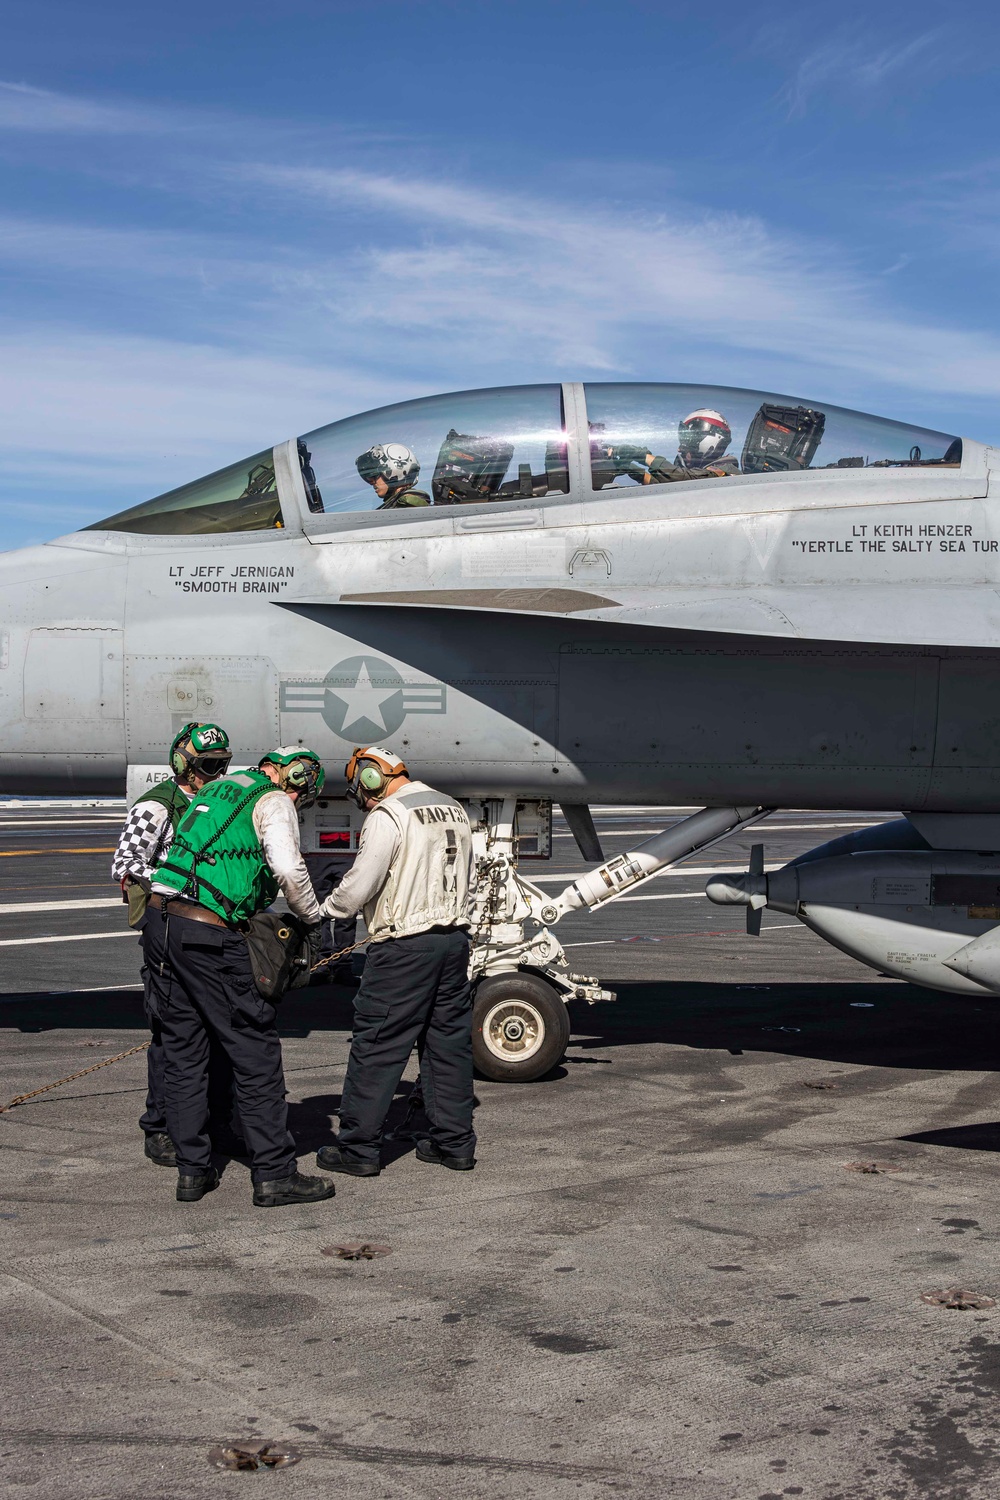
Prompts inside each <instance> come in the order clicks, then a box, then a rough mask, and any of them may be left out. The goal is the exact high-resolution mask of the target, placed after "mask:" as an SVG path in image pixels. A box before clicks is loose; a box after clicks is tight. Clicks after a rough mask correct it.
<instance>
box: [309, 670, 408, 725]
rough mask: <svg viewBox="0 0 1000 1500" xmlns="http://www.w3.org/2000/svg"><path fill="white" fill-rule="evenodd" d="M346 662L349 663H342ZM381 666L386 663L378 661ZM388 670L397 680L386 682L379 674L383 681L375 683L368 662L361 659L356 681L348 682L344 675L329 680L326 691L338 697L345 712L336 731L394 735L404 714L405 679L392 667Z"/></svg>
mask: <svg viewBox="0 0 1000 1500" xmlns="http://www.w3.org/2000/svg"><path fill="white" fill-rule="evenodd" d="M346 665H347V663H344V664H343V666H346ZM380 666H386V664H385V663H376V669H378V667H380ZM386 670H387V671H388V672H389V673H390V674H391V676H392V677H393V678H395V679H396V681H385V680H384V674H382V673H379V675H380V676H382V677H383V680H382V681H381V682H373V681H372V677H371V672H370V671H369V668H368V662H367V660H365V659H364V658H362V659H361V660H360V661H359V662H358V663H357V675H356V676H355V678H354V682H353V684H350V682H349V681H348V682H346V683H345V682H344V679H343V677H340V680H339V681H338V682H337V683H336V684H334V683H331V682H330V681H329V679H327V683H326V690H327V693H328V695H329V696H330V697H332V698H334V699H335V700H336V702H337V704H338V707H340V708H342V710H343V715H344V717H343V719H342V721H341V723H340V726H339V729H338V730H337V731H336V732H338V733H339V734H341V735H344V736H345V737H347V738H350V736H351V735H352V733H357V734H361V735H365V734H370V733H373V732H376V733H378V734H392V733H393V732H394V731H395V730H396V729H397V728H398V727H399V724H400V722H401V720H402V717H403V715H402V713H401V709H402V694H401V691H400V689H401V687H402V679H401V678H399V677H398V676H397V674H396V673H395V672H393V671H392V669H391V668H388V667H387V666H386ZM338 675H339V674H338ZM392 700H396V701H395V702H393V701H392ZM338 717H339V715H338Z"/></svg>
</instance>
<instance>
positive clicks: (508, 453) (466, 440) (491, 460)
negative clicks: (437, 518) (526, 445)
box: [431, 427, 514, 505]
mask: <svg viewBox="0 0 1000 1500" xmlns="http://www.w3.org/2000/svg"><path fill="white" fill-rule="evenodd" d="M513 457H514V444H513V443H511V442H508V441H507V439H506V438H490V437H472V436H470V435H469V434H468V433H464V432H457V431H456V430H455V428H454V427H452V428H451V429H450V431H449V432H448V435H447V437H446V438H445V440H444V442H443V443H442V444H441V451H440V452H439V454H438V458H437V463H436V464H435V465H434V478H433V479H432V480H431V490H432V492H433V495H434V504H435V505H471V504H475V503H476V502H477V501H483V500H495V499H496V497H497V496H498V495H499V493H500V486H501V485H502V484H503V478H504V475H505V474H506V472H507V469H508V467H509V465H510V461H511V459H512V458H513Z"/></svg>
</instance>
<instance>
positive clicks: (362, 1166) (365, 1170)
mask: <svg viewBox="0 0 1000 1500" xmlns="http://www.w3.org/2000/svg"><path fill="white" fill-rule="evenodd" d="M316 1165H317V1166H318V1167H322V1168H323V1170H324V1171H326V1172H344V1173H346V1175H347V1176H348V1177H377V1176H378V1174H379V1173H380V1172H381V1170H382V1168H381V1166H380V1165H379V1163H378V1162H377V1161H362V1160H361V1159H360V1158H358V1157H354V1158H351V1157H350V1156H345V1155H344V1153H343V1152H342V1151H341V1149H340V1147H339V1146H321V1147H320V1149H319V1150H318V1151H317V1152H316Z"/></svg>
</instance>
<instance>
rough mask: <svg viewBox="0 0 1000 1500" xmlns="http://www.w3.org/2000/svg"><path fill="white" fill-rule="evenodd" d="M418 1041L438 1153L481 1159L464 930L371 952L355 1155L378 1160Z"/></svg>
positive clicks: (349, 1079) (350, 1144)
mask: <svg viewBox="0 0 1000 1500" xmlns="http://www.w3.org/2000/svg"><path fill="white" fill-rule="evenodd" d="M414 1042H416V1044H417V1050H418V1052H419V1055H420V1080H421V1084H422V1087H423V1095H424V1106H425V1109H426V1112H427V1118H428V1119H429V1120H430V1122H431V1130H430V1135H431V1137H432V1139H433V1140H434V1142H435V1144H436V1145H437V1146H439V1147H440V1149H441V1150H442V1151H444V1152H446V1153H447V1154H448V1155H450V1156H472V1154H473V1153H474V1151H475V1148H476V1136H475V1132H474V1130H473V1128H472V1109H473V1103H474V1100H473V1085H472V996H471V992H470V989H469V938H468V934H467V933H465V932H462V931H461V930H459V929H457V928H448V929H444V930H441V929H439V930H437V931H433V932H421V933H418V934H417V935H416V936H414V937H405V938H389V939H387V940H386V941H385V942H382V943H372V945H371V947H370V948H369V949H368V959H367V962H366V964H365V971H364V975H363V977H362V980H361V988H360V989H359V990H358V993H357V997H356V999H355V1002H354V1037H353V1040H352V1042H351V1055H350V1057H349V1058H348V1061H347V1076H346V1078H345V1079H344V1093H343V1098H342V1100H341V1105H340V1131H339V1134H338V1143H339V1145H340V1147H341V1149H342V1150H343V1152H344V1154H345V1156H348V1157H354V1158H355V1159H360V1160H365V1161H377V1160H378V1155H379V1146H380V1144H381V1141H382V1130H383V1127H384V1125H385V1118H386V1115H387V1114H388V1113H389V1106H390V1104H391V1103H392V1097H393V1094H394V1093H395V1092H396V1088H397V1085H398V1084H399V1080H400V1078H401V1077H402V1076H403V1069H404V1068H405V1067H406V1062H407V1059H408V1058H409V1055H410V1053H411V1052H412V1050H413V1044H414Z"/></svg>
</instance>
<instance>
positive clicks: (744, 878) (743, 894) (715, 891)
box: [705, 874, 751, 906]
mask: <svg viewBox="0 0 1000 1500" xmlns="http://www.w3.org/2000/svg"><path fill="white" fill-rule="evenodd" d="M750 878H751V877H750V876H749V875H738V874H733V875H713V876H712V878H711V880H710V881H709V882H708V884H707V885H706V887H705V895H706V896H707V897H708V899H709V901H714V902H715V904H716V906H749V905H750V892H749V890H748V889H747V884H748V882H749V880H750Z"/></svg>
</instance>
